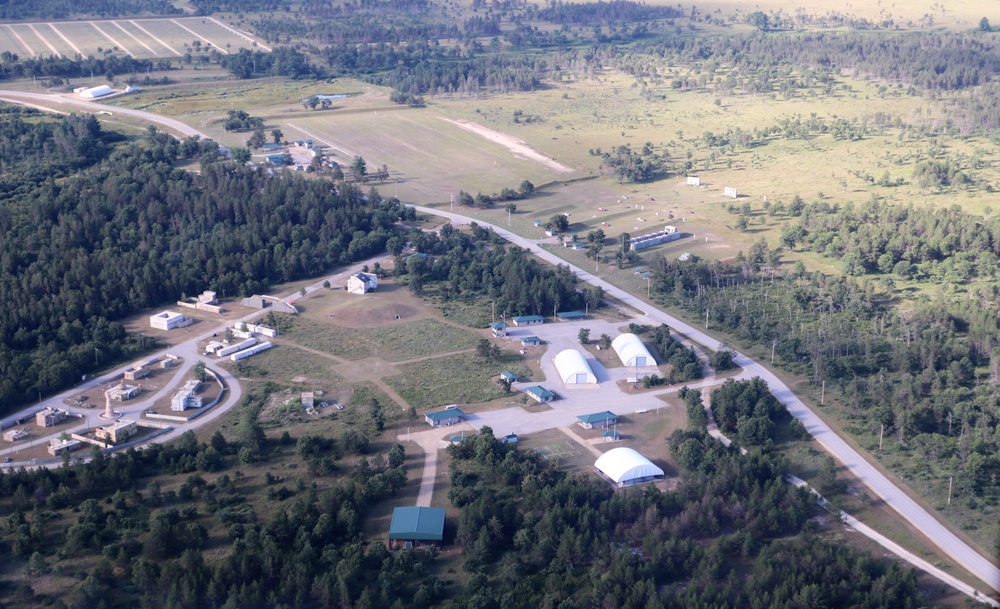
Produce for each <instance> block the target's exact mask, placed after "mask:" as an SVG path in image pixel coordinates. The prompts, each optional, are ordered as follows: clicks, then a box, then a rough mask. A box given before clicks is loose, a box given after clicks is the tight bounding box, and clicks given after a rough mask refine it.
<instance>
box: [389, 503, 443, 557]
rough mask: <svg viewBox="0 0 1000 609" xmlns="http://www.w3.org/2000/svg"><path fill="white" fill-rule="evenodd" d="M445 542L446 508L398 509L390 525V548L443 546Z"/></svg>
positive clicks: (394, 511) (393, 511) (393, 513)
mask: <svg viewBox="0 0 1000 609" xmlns="http://www.w3.org/2000/svg"><path fill="white" fill-rule="evenodd" d="M443 541H444V508H433V507H398V508H394V509H393V510H392V522H391V523H389V547H390V548H393V549H395V548H397V547H403V548H413V547H419V546H422V545H430V544H436V545H441V543H442V542H443Z"/></svg>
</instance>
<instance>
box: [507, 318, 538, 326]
mask: <svg viewBox="0 0 1000 609" xmlns="http://www.w3.org/2000/svg"><path fill="white" fill-rule="evenodd" d="M511 321H512V322H514V325H515V326H534V325H537V324H541V323H545V318H544V317H542V316H541V315H520V316H518V317H514V318H512V319H511Z"/></svg>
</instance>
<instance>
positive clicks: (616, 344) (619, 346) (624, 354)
mask: <svg viewBox="0 0 1000 609" xmlns="http://www.w3.org/2000/svg"><path fill="white" fill-rule="evenodd" d="M611 348H613V349H614V350H615V353H617V354H618V359H620V360H621V361H622V365H623V366H627V367H629V368H642V367H645V366H655V365H656V360H655V359H653V355H652V354H651V353H650V352H649V349H647V348H646V345H644V344H643V343H642V340H640V339H639V337H638V336H636V335H635V334H621V335H619V336H618V337H617V338H615V339H614V340H613V341H611Z"/></svg>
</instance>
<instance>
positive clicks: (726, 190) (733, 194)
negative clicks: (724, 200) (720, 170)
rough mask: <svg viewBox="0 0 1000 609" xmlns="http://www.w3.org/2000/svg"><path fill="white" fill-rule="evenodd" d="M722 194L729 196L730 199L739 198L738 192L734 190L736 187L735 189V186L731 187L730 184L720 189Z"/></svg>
mask: <svg viewBox="0 0 1000 609" xmlns="http://www.w3.org/2000/svg"><path fill="white" fill-rule="evenodd" d="M722 194H724V195H726V196H727V197H729V198H731V199H738V198H739V196H740V195H739V194H738V193H737V192H736V189H735V188H733V187H732V186H726V187H725V188H724V189H723V191H722Z"/></svg>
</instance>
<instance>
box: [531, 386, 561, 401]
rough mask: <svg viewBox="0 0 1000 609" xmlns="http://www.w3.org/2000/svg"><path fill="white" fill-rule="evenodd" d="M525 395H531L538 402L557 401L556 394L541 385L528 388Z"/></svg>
mask: <svg viewBox="0 0 1000 609" xmlns="http://www.w3.org/2000/svg"><path fill="white" fill-rule="evenodd" d="M524 392H525V393H527V394H528V395H530V396H531V397H532V398H533V399H534V400H535V401H536V402H539V403H542V402H551V401H552V400H554V399H555V397H556V394H554V393H552V392H551V391H549V390H548V389H546V388H545V387H542V386H541V385H535V386H534V387H528V388H527V389H525V390H524Z"/></svg>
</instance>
